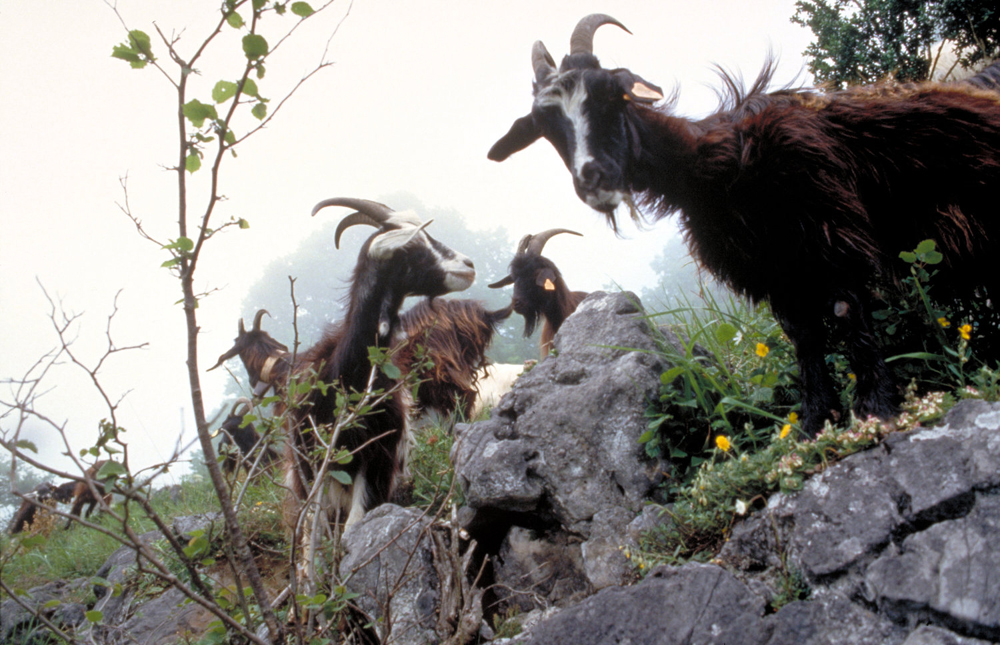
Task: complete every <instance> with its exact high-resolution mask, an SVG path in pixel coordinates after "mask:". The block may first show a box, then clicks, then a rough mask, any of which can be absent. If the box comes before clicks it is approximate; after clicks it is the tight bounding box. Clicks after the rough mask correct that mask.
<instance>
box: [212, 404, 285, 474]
mask: <svg viewBox="0 0 1000 645" xmlns="http://www.w3.org/2000/svg"><path fill="white" fill-rule="evenodd" d="M252 410H253V403H252V402H251V401H250V399H248V398H246V397H241V398H239V399H237V400H236V402H235V403H234V404H233V407H232V408H231V409H230V411H229V416H227V417H226V419H225V421H223V422H222V425H221V426H220V427H219V431H218V432H219V433H221V434H222V438H221V439H220V440H219V452H220V453H222V454H223V455H225V457H224V459H223V461H222V470H223V472H225V473H226V475H232V474H233V473H234V472H235V471H236V470H237V469H238V468H239V467H240V466H241V465H242V466H244V467H245V468H246V470H247V473H248V474H249V473H250V469H251V467H252V466H253V464H254V458H253V453H254V449H255V448H257V446H258V443H259V442H260V436H259V435H258V434H257V428H256V427H255V426H254V424H253V423H247V424H246V425H243V418H244V417H245V416H246V415H248V414H250V412H251V411H252ZM262 450H263V454H262V455H261V456H260V466H261V468H267V467H268V466H269V465H271V464H272V463H273V462H274V461H276V460H277V458H278V455H277V453H276V452H275V451H274V449H273V448H271V447H270V446H264V447H263V448H262Z"/></svg>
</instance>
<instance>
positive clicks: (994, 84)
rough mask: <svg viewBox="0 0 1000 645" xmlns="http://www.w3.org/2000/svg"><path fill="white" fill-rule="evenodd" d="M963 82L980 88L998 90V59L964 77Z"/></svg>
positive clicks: (999, 80) (999, 70)
mask: <svg viewBox="0 0 1000 645" xmlns="http://www.w3.org/2000/svg"><path fill="white" fill-rule="evenodd" d="M965 82H966V83H970V84H972V85H975V86H976V87H978V88H979V89H981V90H1000V60H998V61H995V62H994V63H993V64H992V65H990V66H989V67H987V68H986V69H984V70H983V71H981V72H979V73H978V74H976V75H975V76H970V77H969V78H967V79H965Z"/></svg>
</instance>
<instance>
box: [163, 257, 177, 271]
mask: <svg viewBox="0 0 1000 645" xmlns="http://www.w3.org/2000/svg"><path fill="white" fill-rule="evenodd" d="M180 263H181V259H180V258H170V259H169V260H166V261H165V262H164V263H163V264H161V265H160V266H161V267H162V268H164V269H169V268H170V267H173V266H177V265H178V264H180Z"/></svg>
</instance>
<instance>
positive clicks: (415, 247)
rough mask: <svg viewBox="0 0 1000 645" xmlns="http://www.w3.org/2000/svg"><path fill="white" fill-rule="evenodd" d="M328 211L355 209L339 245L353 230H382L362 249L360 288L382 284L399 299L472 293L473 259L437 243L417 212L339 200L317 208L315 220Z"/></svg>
mask: <svg viewBox="0 0 1000 645" xmlns="http://www.w3.org/2000/svg"><path fill="white" fill-rule="evenodd" d="M327 206H346V207H348V208H353V209H355V211H356V212H354V213H351V214H350V215H348V216H347V217H345V218H344V219H343V220H341V222H340V224H338V225H337V232H336V235H335V237H334V243H335V245H336V246H337V248H340V236H341V234H342V233H343V232H344V231H345V230H346V229H347V228H349V227H351V226H355V225H357V224H366V225H368V226H374V227H375V228H377V229H379V230H378V231H377V232H376V233H374V234H373V235H372V236H371V237H369V238H368V240H367V241H366V242H365V243H364V245H363V246H362V247H361V252H360V254H359V256H358V264H357V266H356V267H355V270H354V271H355V274H354V277H355V283H359V282H360V283H366V282H368V281H371V280H375V279H378V280H383V281H384V284H385V285H387V286H388V287H389V288H391V290H392V291H393V292H394V295H395V296H398V297H399V298H405V297H406V296H440V295H444V294H446V293H451V292H452V291H462V290H463V289H467V288H468V287H469V286H470V285H471V284H472V282H473V281H474V280H475V279H476V270H475V267H474V266H473V264H472V260H471V259H469V258H468V257H466V256H465V255H462V254H461V253H458V252H457V251H454V250H452V249H451V248H449V247H448V246H446V245H444V244H442V243H441V242H439V241H437V240H435V239H434V238H433V237H431V236H430V235H429V234H428V233H427V231H426V230H425V229H426V228H427V225H428V224H430V223H431V221H433V220H430V221H427V222H423V221H421V219H420V218H419V217H417V216H416V215H415V214H414V213H412V212H405V211H404V212H396V211H394V210H392V209H391V208H389V207H388V206H386V205H385V204H380V203H378V202H373V201H369V200H366V199H353V198H348V197H334V198H332V199H326V200H323V201H321V202H320V203H318V204H316V206H315V207H314V208H313V215H315V214H316V213H317V212H319V211H320V210H321V209H323V208H326V207H327Z"/></svg>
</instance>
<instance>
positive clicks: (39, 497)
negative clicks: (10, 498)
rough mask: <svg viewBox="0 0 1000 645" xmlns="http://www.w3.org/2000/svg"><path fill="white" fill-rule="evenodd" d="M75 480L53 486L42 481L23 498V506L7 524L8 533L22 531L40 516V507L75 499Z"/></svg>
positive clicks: (13, 533)
mask: <svg viewBox="0 0 1000 645" xmlns="http://www.w3.org/2000/svg"><path fill="white" fill-rule="evenodd" d="M75 487H76V483H75V482H66V483H65V484H62V485H60V486H53V485H52V484H50V483H48V482H42V483H41V484H39V485H38V486H35V488H34V489H33V490H32V491H31V492H30V493H27V494H26V495H25V496H24V498H23V499H22V500H21V506H20V507H18V509H17V512H16V513H14V516H13V517H12V518H11V520H10V523H9V524H8V525H7V533H9V534H10V535H15V534H17V533H20V532H22V531H24V530H26V529H28V527H30V526H31V525H32V523H34V521H35V518H36V517H38V509H39V508H45V507H48V506H51V505H52V504H56V503H59V504H67V503H69V502H70V500H72V499H73V489H74V488H75Z"/></svg>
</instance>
